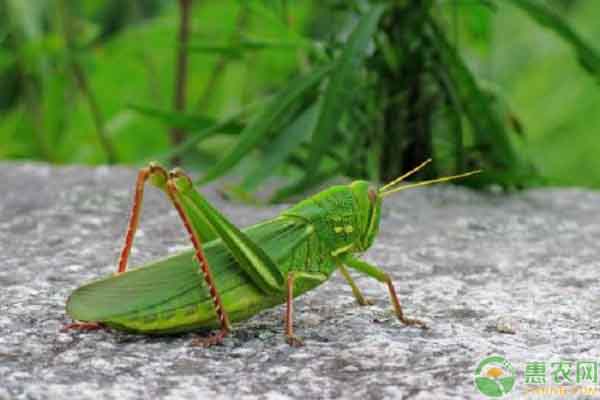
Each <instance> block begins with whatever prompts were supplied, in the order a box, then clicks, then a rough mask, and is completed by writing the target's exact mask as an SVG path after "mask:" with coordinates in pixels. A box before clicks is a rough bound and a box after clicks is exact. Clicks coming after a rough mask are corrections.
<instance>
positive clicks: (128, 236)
mask: <svg viewBox="0 0 600 400" xmlns="http://www.w3.org/2000/svg"><path fill="white" fill-rule="evenodd" d="M167 176H168V175H167V171H166V170H165V169H164V168H163V167H161V166H160V165H158V164H155V163H150V164H148V166H147V167H145V168H142V169H141V170H140V171H139V172H138V176H137V180H136V183H135V194H134V196H133V203H132V206H131V215H130V217H129V223H128V224H127V231H126V233H125V243H123V249H122V250H121V255H120V257H119V264H118V268H117V274H122V273H123V272H125V271H126V270H127V260H128V258H129V253H130V252H131V248H132V246H133V238H134V237H135V232H136V231H137V228H138V224H139V221H140V213H141V211H142V202H143V200H144V187H145V186H146V182H147V181H148V179H150V178H155V179H156V180H155V182H154V183H155V184H156V186H159V187H161V186H163V185H164V184H165V182H166V181H167Z"/></svg>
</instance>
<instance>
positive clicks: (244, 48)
mask: <svg viewBox="0 0 600 400" xmlns="http://www.w3.org/2000/svg"><path fill="white" fill-rule="evenodd" d="M302 46H307V43H304V42H302V41H292V40H272V39H262V38H249V37H246V38H242V39H240V41H239V42H237V43H235V44H231V45H226V44H223V45H220V44H193V45H190V46H188V50H189V51H190V52H196V53H211V54H221V55H224V56H227V57H230V58H241V57H242V55H243V54H244V53H247V52H252V51H262V50H273V49H275V50H296V49H298V48H299V47H302Z"/></svg>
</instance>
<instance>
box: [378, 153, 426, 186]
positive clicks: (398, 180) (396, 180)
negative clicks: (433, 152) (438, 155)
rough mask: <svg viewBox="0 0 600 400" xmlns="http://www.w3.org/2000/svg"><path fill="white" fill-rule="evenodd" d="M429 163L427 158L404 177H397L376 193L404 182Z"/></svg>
mask: <svg viewBox="0 0 600 400" xmlns="http://www.w3.org/2000/svg"><path fill="white" fill-rule="evenodd" d="M430 162H431V158H428V159H427V160H425V161H423V162H422V163H421V164H419V165H417V166H416V167H415V168H413V169H411V170H410V171H408V172H407V173H405V174H404V175H402V176H399V177H397V178H396V179H394V180H393V181H391V182H389V183H387V184H386V185H385V186H382V187H380V188H379V190H378V192H379V193H382V192H385V191H386V190H387V189H389V188H390V187H392V186H394V185H395V184H397V183H398V182H401V181H402V180H404V179H405V178H408V177H409V176H411V175H413V174H414V173H415V172H417V171H419V170H420V169H423V167H424V166H426V165H427V164H429V163H430Z"/></svg>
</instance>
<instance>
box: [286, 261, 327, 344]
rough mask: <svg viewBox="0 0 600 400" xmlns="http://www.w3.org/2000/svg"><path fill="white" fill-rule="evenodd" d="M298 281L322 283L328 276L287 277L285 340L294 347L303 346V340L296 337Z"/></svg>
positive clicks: (311, 274) (301, 273) (307, 274)
mask: <svg viewBox="0 0 600 400" xmlns="http://www.w3.org/2000/svg"><path fill="white" fill-rule="evenodd" d="M297 280H303V281H313V282H314V283H320V282H323V281H325V280H327V276H326V275H324V274H321V273H310V272H290V273H289V274H288V276H287V302H286V311H285V339H286V342H287V343H288V344H289V345H290V346H293V347H300V346H303V345H304V343H303V342H302V340H301V339H300V338H298V337H296V336H295V335H294V318H293V316H294V315H293V314H294V283H295V282H296V281H297Z"/></svg>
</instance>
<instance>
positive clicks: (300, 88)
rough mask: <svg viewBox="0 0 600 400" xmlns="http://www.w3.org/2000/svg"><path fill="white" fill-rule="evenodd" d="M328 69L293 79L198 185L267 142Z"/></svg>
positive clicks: (217, 174)
mask: <svg viewBox="0 0 600 400" xmlns="http://www.w3.org/2000/svg"><path fill="white" fill-rule="evenodd" d="M330 70H331V67H329V66H326V67H321V68H317V69H315V70H313V71H312V72H311V73H310V74H308V75H306V76H301V77H299V78H297V79H295V80H293V81H292V82H291V83H290V84H289V85H288V87H287V88H285V89H284V90H283V91H281V92H280V93H279V94H278V95H276V96H275V97H274V98H273V99H272V100H271V101H270V102H269V103H268V104H267V106H266V107H265V108H264V110H263V112H262V113H260V114H259V115H258V116H257V117H256V118H254V120H253V121H252V122H251V123H250V124H249V125H248V126H246V128H245V129H244V130H243V131H242V133H241V134H240V140H239V142H238V143H237V144H236V146H235V147H234V148H233V149H232V150H231V151H230V152H229V154H227V155H225V157H224V158H222V159H221V160H220V161H219V162H218V163H217V164H216V165H215V166H214V167H213V168H211V169H210V170H208V171H207V172H206V174H205V175H204V176H203V177H202V178H201V179H200V181H199V183H200V184H204V183H207V182H210V181H212V180H214V179H216V178H218V177H220V176H222V175H224V174H225V173H226V172H227V171H229V170H230V169H231V168H233V167H234V166H235V165H237V163H238V162H240V160H241V159H242V158H244V157H245V156H246V155H247V154H248V153H249V152H250V151H252V150H253V149H254V148H255V147H256V146H257V145H259V144H260V143H261V142H262V141H263V140H264V139H266V137H267V135H268V134H269V133H270V130H271V128H272V127H273V125H274V124H275V123H276V122H277V121H278V119H279V118H280V117H281V116H282V115H284V114H285V111H286V110H287V109H288V108H289V107H290V106H291V105H292V104H294V103H295V102H296V101H299V100H301V99H302V98H303V97H304V95H305V94H306V93H307V92H308V91H309V90H311V89H313V88H314V87H315V86H317V84H318V83H319V82H321V80H322V79H323V77H324V76H325V75H326V74H327V73H328V72H329V71H330Z"/></svg>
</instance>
